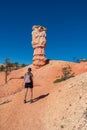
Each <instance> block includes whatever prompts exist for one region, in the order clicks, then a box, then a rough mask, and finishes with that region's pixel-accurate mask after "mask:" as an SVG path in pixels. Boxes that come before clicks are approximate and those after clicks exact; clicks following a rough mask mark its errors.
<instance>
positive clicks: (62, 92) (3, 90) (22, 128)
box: [0, 61, 87, 130]
mask: <svg viewBox="0 0 87 130" xmlns="http://www.w3.org/2000/svg"><path fill="white" fill-rule="evenodd" d="M67 64H69V65H70V66H71V67H72V70H73V71H74V73H75V74H76V75H77V76H75V77H74V78H71V79H69V80H66V81H64V82H61V83H57V84H54V83H53V81H54V80H55V79H56V78H57V77H58V76H60V75H61V74H62V73H61V69H62V67H64V66H65V65H67ZM31 67H32V70H33V75H34V102H33V103H30V102H29V99H30V95H29V94H28V97H27V103H26V104H24V103H23V99H24V91H25V89H24V86H23V82H24V81H23V79H19V78H20V77H21V76H23V75H24V73H25V72H26V70H27V68H28V67H25V68H23V69H20V70H16V71H13V72H12V73H10V74H9V77H8V80H9V79H10V78H12V79H11V80H9V81H8V83H7V84H5V85H3V83H4V73H0V79H1V80H0V97H1V98H0V130H6V129H7V130H62V129H64V130H86V128H87V125H86V124H87V120H86V119H85V115H84V112H85V110H86V107H87V102H86V101H87V94H86V91H87V73H85V72H86V71H87V63H84V64H83V63H79V64H78V63H70V62H63V61H50V63H49V64H48V65H46V66H44V67H42V68H40V69H38V70H36V69H35V68H33V66H32V65H31ZM81 73H83V74H81Z"/></svg>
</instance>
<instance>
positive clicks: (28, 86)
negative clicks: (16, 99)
mask: <svg viewBox="0 0 87 130" xmlns="http://www.w3.org/2000/svg"><path fill="white" fill-rule="evenodd" d="M25 88H33V84H32V83H25Z"/></svg>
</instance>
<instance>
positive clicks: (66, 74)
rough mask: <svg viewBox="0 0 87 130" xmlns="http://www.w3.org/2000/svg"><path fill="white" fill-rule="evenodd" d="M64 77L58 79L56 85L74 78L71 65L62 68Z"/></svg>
mask: <svg viewBox="0 0 87 130" xmlns="http://www.w3.org/2000/svg"><path fill="white" fill-rule="evenodd" d="M62 73H63V75H62V77H61V78H57V79H56V80H55V81H54V83H58V82H61V81H64V80H67V79H69V78H71V77H74V73H72V70H71V67H70V66H69V65H67V66H66V67H63V68H62Z"/></svg>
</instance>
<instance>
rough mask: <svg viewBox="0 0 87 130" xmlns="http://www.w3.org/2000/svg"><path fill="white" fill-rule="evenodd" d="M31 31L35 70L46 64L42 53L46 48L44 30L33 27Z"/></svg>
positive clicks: (39, 27) (43, 28) (41, 27)
mask: <svg viewBox="0 0 87 130" xmlns="http://www.w3.org/2000/svg"><path fill="white" fill-rule="evenodd" d="M32 30H33V31H32V47H33V48H34V54H33V56H34V57H33V65H34V66H35V67H36V68H40V67H42V66H44V65H45V64H46V63H47V58H45V52H44V48H45V47H46V28H45V27H43V26H33V27H32Z"/></svg>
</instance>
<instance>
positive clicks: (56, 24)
mask: <svg viewBox="0 0 87 130" xmlns="http://www.w3.org/2000/svg"><path fill="white" fill-rule="evenodd" d="M33 25H42V26H44V27H46V28H47V37H46V39H47V44H46V48H45V53H46V58H48V59H53V60H65V61H73V57H76V58H77V59H80V58H86V59H87V1H86V0H44V1H41V0H0V63H3V62H4V59H5V58H7V57H8V58H10V60H11V62H16V61H17V62H19V63H26V64H31V63H32V62H33V61H32V58H33V48H32V45H31V41H32V36H31V32H32V26H33Z"/></svg>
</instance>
